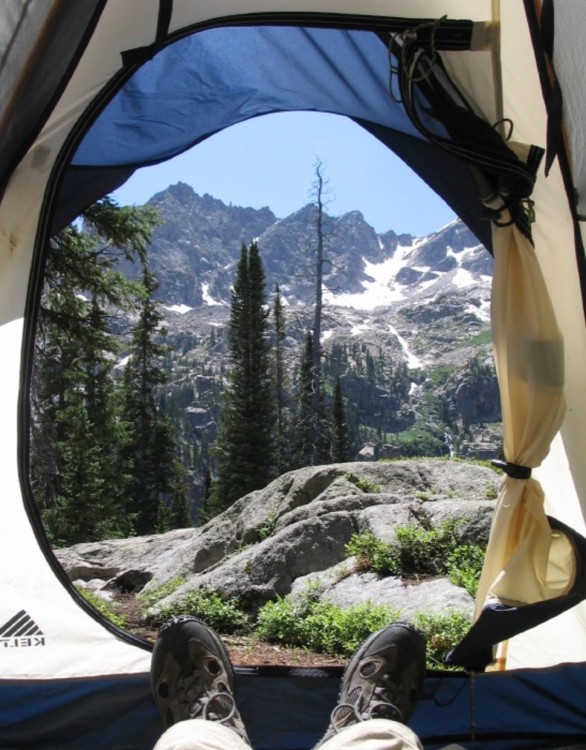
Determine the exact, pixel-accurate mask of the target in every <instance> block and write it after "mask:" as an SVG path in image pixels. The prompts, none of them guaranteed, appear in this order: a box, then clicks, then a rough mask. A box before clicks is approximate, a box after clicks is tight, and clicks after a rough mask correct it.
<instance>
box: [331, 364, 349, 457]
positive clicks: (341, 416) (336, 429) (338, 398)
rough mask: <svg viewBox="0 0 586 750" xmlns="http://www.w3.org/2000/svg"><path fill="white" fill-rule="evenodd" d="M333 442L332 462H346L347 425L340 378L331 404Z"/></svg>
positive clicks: (347, 449) (337, 380)
mask: <svg viewBox="0 0 586 750" xmlns="http://www.w3.org/2000/svg"><path fill="white" fill-rule="evenodd" d="M333 418H334V419H333V440H332V460H333V461H334V462H335V463H343V462H344V461H348V458H349V452H350V451H349V446H348V424H347V422H346V409H345V407H344V397H343V395H342V385H341V384H340V378H339V377H337V378H336V386H335V388H334V404H333Z"/></svg>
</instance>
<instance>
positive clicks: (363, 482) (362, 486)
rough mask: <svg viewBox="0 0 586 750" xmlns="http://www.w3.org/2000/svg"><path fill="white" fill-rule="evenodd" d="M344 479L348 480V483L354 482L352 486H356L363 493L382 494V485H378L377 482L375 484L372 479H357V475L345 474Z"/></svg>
mask: <svg viewBox="0 0 586 750" xmlns="http://www.w3.org/2000/svg"><path fill="white" fill-rule="evenodd" d="M344 479H346V480H347V481H348V482H352V484H354V485H356V487H358V489H359V490H362V492H372V493H377V492H380V489H381V488H380V484H377V483H376V482H373V481H372V479H369V478H368V477H357V476H356V475H355V474H344Z"/></svg>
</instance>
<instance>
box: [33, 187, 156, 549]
mask: <svg viewBox="0 0 586 750" xmlns="http://www.w3.org/2000/svg"><path fill="white" fill-rule="evenodd" d="M83 220H84V225H85V229H84V231H81V230H80V229H79V228H78V227H77V226H70V227H68V228H67V229H65V230H64V231H63V232H61V233H60V234H59V235H58V236H56V237H55V238H53V239H52V240H51V242H50V244H49V247H48V248H47V260H46V267H45V280H44V289H43V294H42V298H41V304H40V310H39V320H38V327H37V336H36V340H35V347H36V350H35V360H34V366H33V387H32V395H31V411H32V425H33V426H32V430H31V483H32V485H33V491H34V493H35V497H36V498H37V499H38V501H39V505H40V507H41V512H42V515H43V519H44V521H45V526H46V529H47V533H48V535H49V537H50V538H51V539H53V541H55V542H57V543H61V544H71V543H74V542H77V541H86V540H88V539H97V538H104V537H106V536H121V535H124V534H126V533H128V531H129V528H130V526H129V519H128V518H127V517H126V516H125V515H124V514H123V513H121V512H120V509H119V508H120V506H119V502H120V499H121V497H122V496H123V494H124V486H123V480H124V476H125V466H124V464H123V461H122V459H121V454H120V446H121V441H122V439H123V431H122V429H121V424H120V420H119V419H118V401H117V395H116V390H115V387H114V383H113V380H112V370H113V367H114V364H115V361H116V357H117V355H118V354H119V346H118V342H117V339H116V337H115V336H114V335H113V333H112V331H113V321H114V319H115V316H116V314H117V313H118V312H119V311H121V310H130V309H132V307H133V305H134V303H135V299H136V293H137V289H138V286H137V285H136V284H133V283H131V282H129V281H127V280H126V279H125V278H124V277H123V276H122V275H121V274H120V273H118V271H117V270H116V265H117V263H118V260H119V259H120V257H121V256H125V257H127V258H133V257H137V256H143V255H144V252H145V247H146V241H147V238H148V236H149V234H150V232H151V231H152V228H153V227H154V226H155V224H156V223H157V222H156V215H155V213H154V212H153V210H152V209H138V208H119V207H118V206H117V205H116V204H115V203H114V202H113V201H111V200H109V199H103V200H102V201H99V202H98V203H97V204H95V205H94V206H92V207H90V208H89V209H88V210H87V211H86V212H84V215H83Z"/></svg>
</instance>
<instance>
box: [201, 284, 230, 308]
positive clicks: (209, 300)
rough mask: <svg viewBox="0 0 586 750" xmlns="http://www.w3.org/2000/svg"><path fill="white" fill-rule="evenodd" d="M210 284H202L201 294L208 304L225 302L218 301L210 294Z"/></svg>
mask: <svg viewBox="0 0 586 750" xmlns="http://www.w3.org/2000/svg"><path fill="white" fill-rule="evenodd" d="M209 290H210V285H209V284H202V285H201V296H202V297H203V301H204V302H205V303H206V305H223V304H224V303H223V302H218V300H215V299H214V298H213V297H212V296H211V294H210V291H209Z"/></svg>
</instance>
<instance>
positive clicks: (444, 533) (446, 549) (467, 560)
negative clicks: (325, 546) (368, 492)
mask: <svg viewBox="0 0 586 750" xmlns="http://www.w3.org/2000/svg"><path fill="white" fill-rule="evenodd" d="M461 526H462V522H461V521H455V520H451V519H449V520H446V521H443V522H442V523H440V524H439V526H438V527H437V528H436V529H422V528H421V527H420V526H399V527H397V529H396V531H395V534H396V537H397V541H396V542H394V543H393V542H383V541H382V540H381V539H377V537H376V536H375V535H374V534H373V533H372V532H366V533H363V534H353V535H352V537H351V538H350V541H349V542H348V544H347V545H346V554H347V555H348V556H353V557H355V558H356V568H357V570H360V571H366V570H372V571H374V572H375V573H378V574H379V575H383V576H388V575H392V576H403V577H409V576H419V575H424V576H425V575H427V576H429V575H435V576H437V575H447V577H448V578H449V579H450V581H451V582H452V583H453V584H454V585H456V586H461V587H463V588H465V589H466V590H467V591H468V592H469V593H470V594H471V595H472V596H475V595H476V589H477V587H478V580H479V578H480V573H481V570H482V564H483V562H484V550H483V548H482V547H480V546H479V545H476V544H461V540H460V537H461Z"/></svg>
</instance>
